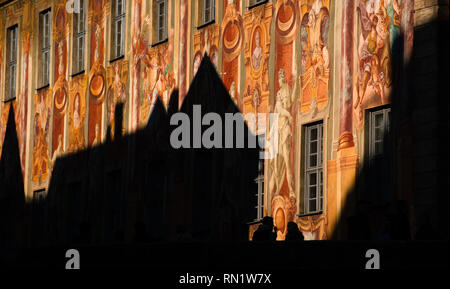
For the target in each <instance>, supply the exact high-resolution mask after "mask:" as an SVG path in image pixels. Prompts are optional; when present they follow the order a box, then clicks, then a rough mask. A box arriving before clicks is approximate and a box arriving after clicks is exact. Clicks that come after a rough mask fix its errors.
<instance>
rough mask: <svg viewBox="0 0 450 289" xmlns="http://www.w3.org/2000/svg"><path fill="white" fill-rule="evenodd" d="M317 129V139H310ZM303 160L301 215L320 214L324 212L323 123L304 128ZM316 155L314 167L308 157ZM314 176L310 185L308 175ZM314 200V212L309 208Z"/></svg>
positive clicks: (315, 123) (311, 124)
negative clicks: (313, 180) (313, 193)
mask: <svg viewBox="0 0 450 289" xmlns="http://www.w3.org/2000/svg"><path fill="white" fill-rule="evenodd" d="M313 129H317V137H316V139H315V140H312V139H311V131H312V130H313ZM313 142H317V144H316V152H314V153H311V152H310V150H311V144H312V143H313ZM304 150H305V151H304V160H303V166H304V170H303V178H304V188H303V196H302V198H303V212H302V214H301V215H312V214H320V213H322V212H323V211H324V207H325V202H324V190H323V121H319V122H314V123H310V124H307V125H305V126H304ZM314 154H316V155H317V158H316V165H315V166H312V165H311V164H310V160H311V159H310V157H311V156H312V155H314ZM312 174H315V175H316V181H315V184H310V178H309V177H310V175H312ZM312 187H315V197H311V196H310V192H311V190H310V189H311V188H312ZM313 200H315V210H312V209H311V208H310V205H311V204H310V202H311V201H313Z"/></svg>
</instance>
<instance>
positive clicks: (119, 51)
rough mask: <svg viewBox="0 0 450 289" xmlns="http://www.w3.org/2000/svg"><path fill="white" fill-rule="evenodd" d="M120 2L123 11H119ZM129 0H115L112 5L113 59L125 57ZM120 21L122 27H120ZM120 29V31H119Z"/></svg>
mask: <svg viewBox="0 0 450 289" xmlns="http://www.w3.org/2000/svg"><path fill="white" fill-rule="evenodd" d="M119 2H120V3H121V6H120V7H121V11H120V13H119V11H118V10H119ZM126 3H127V1H126V0H115V1H113V2H112V5H111V9H112V11H111V34H112V37H111V39H112V41H111V60H110V62H113V61H115V60H118V59H121V58H123V57H125V32H126V14H127V5H126ZM118 23H120V29H118V27H119V25H118ZM119 30H120V32H119ZM119 35H120V44H118V42H119V41H118V38H119Z"/></svg>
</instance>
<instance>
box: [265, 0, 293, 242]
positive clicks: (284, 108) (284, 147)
mask: <svg viewBox="0 0 450 289" xmlns="http://www.w3.org/2000/svg"><path fill="white" fill-rule="evenodd" d="M299 14H300V13H299V7H298V5H297V3H294V2H292V1H278V2H277V4H276V16H275V41H276V42H275V73H276V75H275V77H276V81H275V93H274V106H273V108H272V112H274V113H278V114H279V116H278V131H277V132H272V131H271V132H270V133H271V135H272V133H278V135H279V140H278V153H277V155H276V156H275V158H273V159H271V160H269V171H270V174H269V178H268V180H269V181H268V194H269V196H270V198H271V199H270V200H271V207H272V208H271V214H272V216H273V217H274V222H275V224H276V226H277V228H280V229H279V231H278V236H277V239H279V240H282V239H284V237H285V235H286V229H287V225H286V224H287V223H288V222H289V221H293V220H294V217H295V212H296V211H297V205H296V204H297V200H296V194H295V183H294V159H295V157H294V151H295V138H294V136H295V135H296V133H295V122H296V115H297V106H298V95H299V93H298V89H297V87H298V81H297V64H296V63H295V61H294V59H295V58H294V56H295V55H294V39H295V37H296V33H297V30H298V26H299V23H298V22H299V20H298V19H299V18H300V17H299ZM272 129H275V128H271V130H272Z"/></svg>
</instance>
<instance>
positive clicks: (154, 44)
mask: <svg viewBox="0 0 450 289" xmlns="http://www.w3.org/2000/svg"><path fill="white" fill-rule="evenodd" d="M168 41H169V38H166V39H163V40H160V41H158V42H155V43H153V44H152V47H155V46H158V45H160V44H163V43H166V42H168Z"/></svg>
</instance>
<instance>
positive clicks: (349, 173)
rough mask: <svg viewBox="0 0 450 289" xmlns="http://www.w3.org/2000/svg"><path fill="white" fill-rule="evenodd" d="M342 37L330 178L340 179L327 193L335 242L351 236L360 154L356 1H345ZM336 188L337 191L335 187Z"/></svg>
mask: <svg viewBox="0 0 450 289" xmlns="http://www.w3.org/2000/svg"><path fill="white" fill-rule="evenodd" d="M342 3H343V7H342V9H343V10H342V11H343V12H342V34H341V57H340V58H341V61H342V62H341V79H340V81H341V89H340V99H339V105H340V114H339V145H338V151H337V160H336V166H335V170H336V174H335V173H334V163H332V162H329V163H328V164H329V165H331V167H332V168H331V170H330V176H329V178H333V177H334V176H336V179H335V180H336V181H333V180H329V181H330V184H329V186H328V188H329V190H328V194H327V206H328V210H329V212H330V215H329V216H328V224H329V226H330V227H329V228H328V233H329V236H330V237H331V238H333V239H345V238H346V236H347V231H346V226H345V222H346V220H347V218H348V214H349V212H350V208H352V207H353V202H354V201H353V200H354V199H353V194H352V193H351V192H352V191H354V186H355V178H356V171H357V166H358V155H357V154H356V153H355V145H354V142H353V122H352V117H353V111H352V109H353V108H352V105H353V94H352V91H353V69H352V66H353V48H354V42H353V28H354V21H353V18H354V12H355V11H354V8H355V6H354V1H353V0H344V1H342ZM333 186H335V189H333V188H332V187H333Z"/></svg>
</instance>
